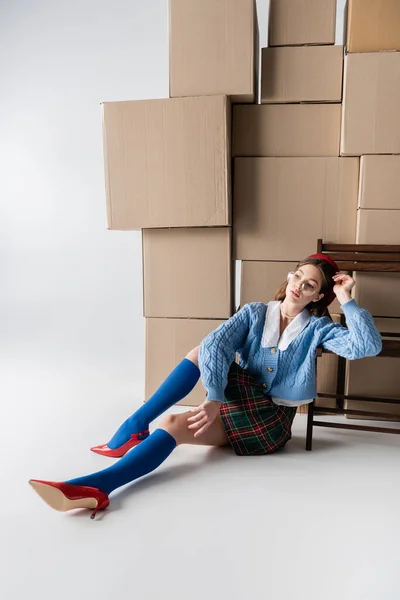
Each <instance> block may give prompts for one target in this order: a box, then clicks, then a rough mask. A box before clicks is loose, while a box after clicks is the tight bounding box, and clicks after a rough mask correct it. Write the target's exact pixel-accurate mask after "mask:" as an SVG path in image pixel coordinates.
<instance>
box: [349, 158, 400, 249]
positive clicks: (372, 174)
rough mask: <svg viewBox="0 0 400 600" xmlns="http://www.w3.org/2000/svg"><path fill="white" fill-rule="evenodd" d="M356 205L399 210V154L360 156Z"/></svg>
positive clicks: (366, 207) (367, 207)
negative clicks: (358, 188)
mask: <svg viewBox="0 0 400 600" xmlns="http://www.w3.org/2000/svg"><path fill="white" fill-rule="evenodd" d="M358 206H359V208H365V209H372V208H373V209H385V210H389V209H391V210H400V156H372V155H370V156H362V157H361V166H360V190H359V195H358ZM398 239H399V241H400V233H399V237H398Z"/></svg>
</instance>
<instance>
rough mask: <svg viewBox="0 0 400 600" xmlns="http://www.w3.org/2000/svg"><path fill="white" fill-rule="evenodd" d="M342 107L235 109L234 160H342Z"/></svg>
mask: <svg viewBox="0 0 400 600" xmlns="http://www.w3.org/2000/svg"><path fill="white" fill-rule="evenodd" d="M340 119H341V104H281V105H278V104H270V105H266V104H263V105H248V106H234V107H233V134H232V135H233V140H232V145H233V155H234V156H274V157H281V156H339V144H340Z"/></svg>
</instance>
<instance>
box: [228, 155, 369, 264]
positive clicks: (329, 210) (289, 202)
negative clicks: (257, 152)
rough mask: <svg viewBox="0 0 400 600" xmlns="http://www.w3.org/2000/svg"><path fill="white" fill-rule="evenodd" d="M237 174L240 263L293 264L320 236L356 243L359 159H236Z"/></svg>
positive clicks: (235, 225)
mask: <svg viewBox="0 0 400 600" xmlns="http://www.w3.org/2000/svg"><path fill="white" fill-rule="evenodd" d="M234 171H235V183H234V190H235V197H234V216H233V239H234V258H235V259H236V260H274V261H275V260H287V261H294V260H298V259H302V258H304V257H305V256H308V255H309V254H312V253H314V252H315V251H316V244H317V240H318V239H319V238H322V239H323V240H324V242H331V243H354V242H355V235H356V216H357V194H358V172H359V160H358V159H343V158H240V159H239V158H238V159H236V161H235V169H234Z"/></svg>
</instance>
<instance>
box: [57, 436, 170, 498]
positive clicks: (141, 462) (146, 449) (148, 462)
mask: <svg viewBox="0 0 400 600" xmlns="http://www.w3.org/2000/svg"><path fill="white" fill-rule="evenodd" d="M175 447H176V441H175V439H174V438H173V437H172V435H171V434H169V433H168V432H167V431H165V430H164V429H156V430H155V431H154V433H152V434H151V435H150V436H149V437H148V438H147V439H146V440H144V441H143V442H142V443H141V444H140V445H139V446H137V447H136V448H135V449H134V450H133V451H132V452H128V454H126V455H125V456H124V457H123V458H121V459H120V460H119V461H117V462H116V463H115V464H113V465H112V466H111V467H108V468H107V469H103V470H102V471H97V472H96V473H92V474H91V475H86V476H84V477H77V478H76V479H70V480H68V481H66V483H71V484H73V485H86V486H89V487H96V488H98V489H99V490H102V491H103V492H106V493H107V494H109V493H110V492H112V491H113V490H115V489H117V488H118V487H121V485H125V484H126V483H129V482H130V481H133V480H134V479H137V478H138V477H142V476H143V475H146V474H147V473H150V472H151V471H154V469H156V468H157V467H159V466H160V465H161V463H162V462H164V460H165V459H166V458H168V456H169V455H170V454H171V452H172V451H173V450H174V448H175Z"/></svg>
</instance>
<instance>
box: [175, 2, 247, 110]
mask: <svg viewBox="0 0 400 600" xmlns="http://www.w3.org/2000/svg"><path fill="white" fill-rule="evenodd" d="M169 27H170V31H169V53H170V54H169V74H170V75H169V76H170V96H171V97H180V96H209V95H216V94H226V95H229V96H231V97H232V99H233V100H234V101H235V102H254V100H255V98H256V86H257V79H258V76H257V62H258V25H257V13H256V6H255V1H254V0H217V1H216V0H169Z"/></svg>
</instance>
